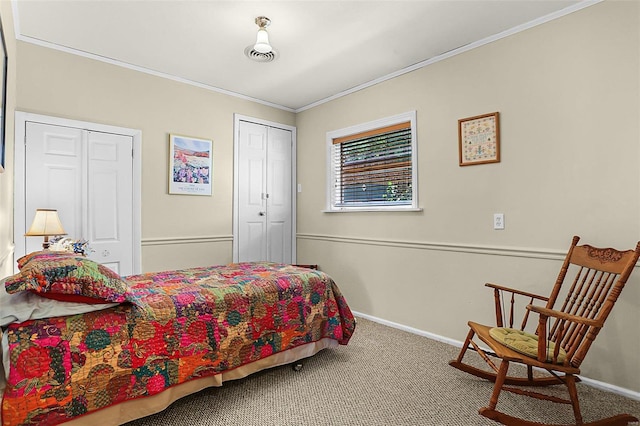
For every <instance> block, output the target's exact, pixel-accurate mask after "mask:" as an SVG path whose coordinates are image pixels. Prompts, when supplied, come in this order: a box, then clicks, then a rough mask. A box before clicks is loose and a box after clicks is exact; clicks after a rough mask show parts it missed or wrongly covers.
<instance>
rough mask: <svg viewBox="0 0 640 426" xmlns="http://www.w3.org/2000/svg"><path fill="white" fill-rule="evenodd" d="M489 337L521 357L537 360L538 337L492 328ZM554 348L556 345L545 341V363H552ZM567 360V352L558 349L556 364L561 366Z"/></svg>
mask: <svg viewBox="0 0 640 426" xmlns="http://www.w3.org/2000/svg"><path fill="white" fill-rule="evenodd" d="M489 335H490V336H491V337H493V338H494V339H495V340H497V341H498V342H500V343H502V344H503V345H505V346H506V347H508V348H511V349H513V350H514V351H516V352H519V353H521V354H523V355H527V356H529V357H531V358H538V336H536V335H535V334H531V333H527V332H526V331H520V330H516V329H514V328H508V327H494V328H492V329H490V330H489ZM555 348H556V344H555V343H554V342H552V341H549V340H548V341H547V350H548V353H547V362H551V361H552V357H553V351H554V350H555ZM566 358H567V352H566V351H565V350H564V349H562V348H560V351H559V353H558V364H562V363H563V362H564V360H565V359H566Z"/></svg>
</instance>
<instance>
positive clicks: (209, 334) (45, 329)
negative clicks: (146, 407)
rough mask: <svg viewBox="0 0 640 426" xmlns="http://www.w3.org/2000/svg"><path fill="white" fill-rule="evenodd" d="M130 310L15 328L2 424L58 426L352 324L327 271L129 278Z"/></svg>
mask: <svg viewBox="0 0 640 426" xmlns="http://www.w3.org/2000/svg"><path fill="white" fill-rule="evenodd" d="M125 281H126V282H127V283H128V284H129V286H130V291H129V292H128V295H127V302H126V303H124V304H121V305H118V306H116V307H113V308H110V309H106V310H102V311H98V312H91V313H87V314H81V315H74V316H67V317H58V318H50V319H46V320H33V321H27V322H24V323H19V324H11V325H9V327H8V328H7V329H6V330H5V333H8V342H9V354H10V355H9V358H10V365H9V377H8V378H7V387H6V390H5V393H4V398H3V401H2V424H3V426H13V425H35V424H37V425H55V424H58V423H62V422H65V421H68V420H70V419H73V418H75V417H78V416H81V415H83V414H85V413H90V412H93V411H95V410H99V409H100V408H103V407H107V406H110V405H114V404H117V403H119V402H123V401H126V400H131V399H135V398H141V397H145V396H149V395H154V394H157V393H159V392H162V391H163V390H165V389H167V388H168V387H171V386H174V385H177V384H180V383H183V382H186V381H188V380H191V379H194V378H199V377H204V376H208V375H215V374H219V373H222V372H225V371H227V370H230V369H233V368H236V367H239V366H242V365H245V364H248V363H251V362H253V361H256V360H259V359H262V358H264V357H267V356H269V355H271V354H274V353H277V352H281V351H285V350H287V349H291V348H294V347H297V346H300V345H304V344H306V343H310V342H316V341H318V340H320V339H322V338H331V339H334V340H336V341H338V342H339V343H340V344H343V345H346V344H347V342H348V341H349V338H350V337H351V335H352V333H353V331H354V329H355V320H354V318H353V316H352V314H351V311H350V309H349V307H348V306H347V303H346V301H345V299H344V297H343V296H342V294H341V293H340V290H339V289H338V288H337V286H336V284H335V283H334V282H333V280H332V279H331V278H330V277H329V276H328V275H326V274H324V273H322V272H320V271H314V270H311V269H306V268H298V267H295V266H291V265H280V264H273V263H239V264H231V265H226V266H216V267H206V268H193V269H185V270H178V271H170V272H162V273H149V274H142V275H136V276H130V277H126V278H125Z"/></svg>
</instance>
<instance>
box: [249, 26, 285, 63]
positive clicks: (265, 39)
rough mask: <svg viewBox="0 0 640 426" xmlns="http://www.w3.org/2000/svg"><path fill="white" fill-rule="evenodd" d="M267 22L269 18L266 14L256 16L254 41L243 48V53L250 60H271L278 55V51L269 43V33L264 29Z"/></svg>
mask: <svg viewBox="0 0 640 426" xmlns="http://www.w3.org/2000/svg"><path fill="white" fill-rule="evenodd" d="M269 24H271V19H269V18H267V17H266V16H258V17H257V18H256V25H257V26H258V35H257V36H256V42H255V44H252V45H250V46H247V48H246V49H244V54H245V55H246V56H247V58H249V59H251V60H252V61H256V62H271V61H273V60H275V59H276V57H277V55H278V52H276V50H275V49H274V48H273V47H272V46H271V44H269V33H267V29H266V28H267V27H268V26H269Z"/></svg>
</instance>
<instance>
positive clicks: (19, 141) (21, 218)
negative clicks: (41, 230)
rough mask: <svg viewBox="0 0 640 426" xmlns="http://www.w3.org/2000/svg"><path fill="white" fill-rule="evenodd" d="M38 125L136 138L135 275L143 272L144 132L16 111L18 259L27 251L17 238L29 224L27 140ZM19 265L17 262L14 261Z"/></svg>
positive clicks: (16, 225)
mask: <svg viewBox="0 0 640 426" xmlns="http://www.w3.org/2000/svg"><path fill="white" fill-rule="evenodd" d="M27 122H36V123H42V124H49V125H53V126H64V127H74V128H78V129H85V130H94V131H97V132H104V133H115V134H118V135H125V136H131V137H132V138H133V200H132V207H133V273H134V274H139V273H141V272H142V253H141V250H142V248H141V240H142V155H141V154H142V131H141V130H138V129H129V128H126V127H117V126H109V125H106V124H99V123H91V122H88V121H78V120H70V119H67V118H60V117H52V116H48V115H40V114H33V113H29V112H22V111H16V113H15V138H14V158H15V160H14V161H15V164H14V168H15V175H14V212H13V233H14V238H13V240H14V245H15V249H14V257H15V253H22V252H24V250H25V247H24V240H23V239H22V238H16V237H15V236H16V235H18V234H20V232H24V230H25V229H27V224H26V223H25V217H26V212H25V203H26V198H25V173H26V170H25V160H26V158H25V136H26V133H25V132H26V123H27ZM14 265H15V259H14Z"/></svg>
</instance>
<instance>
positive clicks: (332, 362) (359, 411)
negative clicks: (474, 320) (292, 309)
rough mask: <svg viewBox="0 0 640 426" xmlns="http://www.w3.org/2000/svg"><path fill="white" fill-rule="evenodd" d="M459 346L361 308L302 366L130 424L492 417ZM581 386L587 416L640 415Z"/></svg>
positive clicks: (527, 403)
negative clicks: (459, 362)
mask: <svg viewBox="0 0 640 426" xmlns="http://www.w3.org/2000/svg"><path fill="white" fill-rule="evenodd" d="M462 337H464V336H461V339H462ZM457 353H458V349H457V348H455V347H452V346H450V345H447V344H445V343H440V342H436V341H433V340H430V339H427V338H424V337H420V336H417V335H414V334H411V333H407V332H404V331H401V330H397V329H394V328H390V327H387V326H384V325H380V324H378V323H375V322H371V321H367V320H364V319H362V318H358V325H357V329H356V332H355V334H354V336H353V338H352V340H351V342H350V343H349V345H348V346H341V347H338V348H335V349H326V350H323V351H321V352H320V353H318V354H316V355H315V356H314V357H312V358H310V359H307V360H306V361H305V362H304V368H303V369H302V370H301V371H299V372H296V371H293V369H292V368H291V367H290V366H283V367H278V368H274V369H270V370H266V371H262V372H260V373H257V374H254V375H252V376H249V377H247V378H245V379H242V380H236V381H232V382H226V383H225V384H224V385H223V386H222V387H220V388H210V389H206V390H204V391H201V392H199V393H197V394H194V395H190V396H187V397H185V398H183V399H181V400H179V401H177V402H175V403H174V404H173V405H171V406H170V407H169V408H167V409H166V410H165V411H163V412H161V413H158V414H156V415H153V416H150V417H147V418H144V419H140V420H136V421H134V422H130V423H128V426H163V425H190V426H214V425H220V426H222V425H243V426H245V425H246V426H252V425H256V426H258V425H261V426H266V425H278V426H289V425H291V426H293V425H296V426H298V425H327V426H328V425H336V426H337V425H368V426H369V425H416V426H417V425H460V426H463V425H464V426H473V425H496V424H497V423H495V422H492V421H490V420H488V419H486V418H484V417H482V416H480V415H479V414H478V408H480V407H482V406H485V405H486V404H487V403H488V401H489V397H490V395H491V390H492V384H491V383H489V382H487V381H484V380H481V379H478V378H476V377H474V376H471V375H469V374H466V373H463V372H461V371H458V370H456V369H454V368H452V367H450V366H449V365H448V364H447V363H448V361H449V360H450V359H452V358H455V357H456V355H457ZM470 356H471V357H474V358H477V355H476V354H473V353H471V354H468V355H467V357H470ZM465 359H466V358H465ZM510 371H511V370H510ZM578 386H579V387H578V393H579V396H580V401H581V408H582V413H583V417H584V420H585V421H591V420H596V419H599V418H601V417H604V416H608V415H613V414H619V413H622V412H626V413H629V414H632V415H635V416H636V417H640V401H635V400H632V399H628V398H624V397H622V396H619V395H616V394H612V393H609V392H604V391H601V390H598V389H595V388H592V387H589V386H587V385H585V384H583V383H580V384H578ZM557 388H558V390H561V389H562V388H560V387H557ZM559 394H560V392H559ZM498 408H499V409H503V411H506V412H509V413H510V414H515V415H519V416H524V417H526V418H527V419H529V420H534V421H538V422H554V423H557V422H564V423H571V422H573V415H572V413H571V408H570V406H564V405H558V404H551V403H548V402H543V401H537V400H534V399H532V398H527V397H523V396H517V395H512V394H510V393H507V392H503V393H502V395H501V396H500V403H499V404H498Z"/></svg>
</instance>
